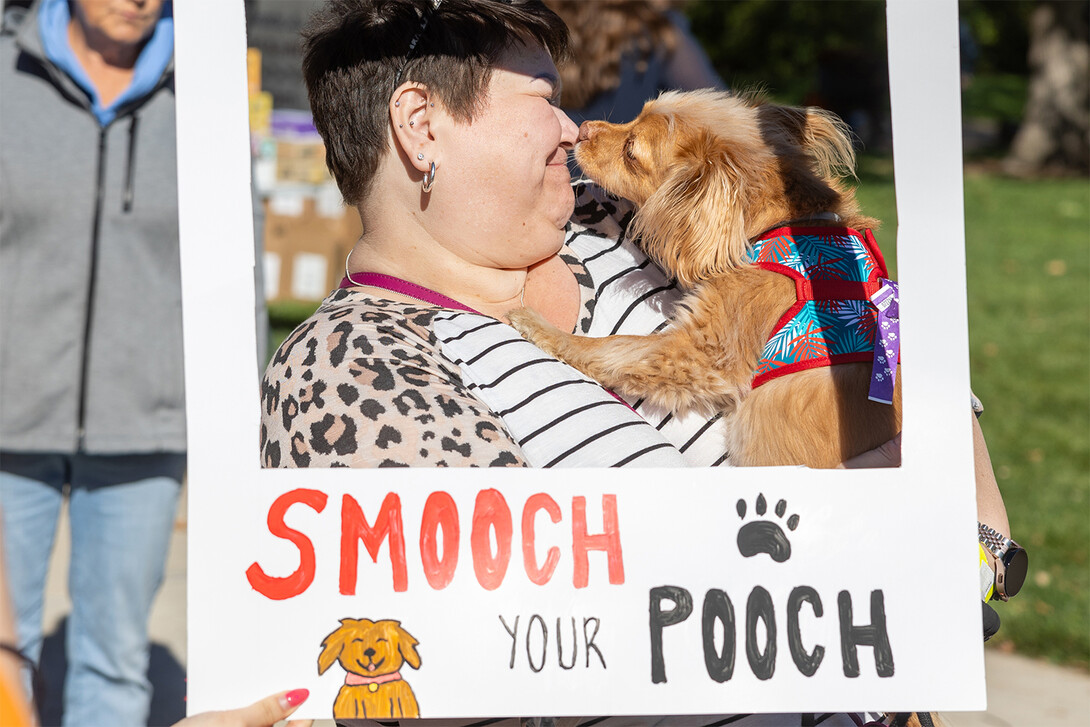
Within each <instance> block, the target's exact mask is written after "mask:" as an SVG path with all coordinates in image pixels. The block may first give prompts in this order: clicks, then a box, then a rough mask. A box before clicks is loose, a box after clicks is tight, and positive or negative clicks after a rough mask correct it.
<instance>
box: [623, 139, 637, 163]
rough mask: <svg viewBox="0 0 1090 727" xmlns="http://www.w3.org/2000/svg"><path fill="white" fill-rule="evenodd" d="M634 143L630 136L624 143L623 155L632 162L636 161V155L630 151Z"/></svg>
mask: <svg viewBox="0 0 1090 727" xmlns="http://www.w3.org/2000/svg"><path fill="white" fill-rule="evenodd" d="M635 143H636V140H635V139H633V138H632V137H631V136H630V137H628V138H627V139H625V141H624V155H625V156H626V157H628V158H629V159H631V160H632V161H636V153H635V152H634V151H632V147H633V145H634V144H635Z"/></svg>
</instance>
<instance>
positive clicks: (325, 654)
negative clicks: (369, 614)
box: [318, 618, 356, 674]
mask: <svg viewBox="0 0 1090 727" xmlns="http://www.w3.org/2000/svg"><path fill="white" fill-rule="evenodd" d="M355 624H356V622H355V621H354V620H352V619H350V618H342V619H341V625H340V626H339V627H338V628H337V630H335V631H334V632H333V633H331V634H329V635H328V636H326V637H325V639H324V640H323V641H322V653H321V654H319V655H318V673H319V674H325V671H326V669H328V668H329V667H331V666H333V662H335V661H336V660H337V658H338V657H339V656H340V655H341V652H342V651H344V645H345V642H346V641H348V634H349V633H351V631H352V629H353V628H354V627H355Z"/></svg>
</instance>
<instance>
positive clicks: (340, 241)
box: [264, 185, 362, 301]
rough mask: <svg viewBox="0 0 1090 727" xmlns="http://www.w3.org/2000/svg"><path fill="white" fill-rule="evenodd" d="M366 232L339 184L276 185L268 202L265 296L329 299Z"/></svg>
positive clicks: (266, 212)
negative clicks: (346, 200) (357, 242)
mask: <svg viewBox="0 0 1090 727" xmlns="http://www.w3.org/2000/svg"><path fill="white" fill-rule="evenodd" d="M361 232H362V228H361V226H360V220H359V215H358V214H357V213H356V210H354V209H351V208H346V207H344V205H343V204H342V203H341V201H340V193H339V192H338V191H337V189H336V187H334V186H331V185H325V186H323V187H321V188H319V189H317V190H316V189H314V188H303V187H299V188H290V187H279V188H277V189H276V190H275V191H274V192H273V193H272V194H271V195H270V196H269V197H268V199H266V201H265V256H264V257H265V260H264V265H265V299H266V300H269V301H279V300H298V301H318V300H321V299H322V298H325V297H326V296H327V295H328V294H329V293H330V291H332V290H333V289H334V288H336V287H337V286H338V285H340V282H341V278H342V277H343V276H344V261H345V258H346V257H347V256H348V253H349V252H350V251H351V250H352V247H353V246H354V245H355V244H356V240H358V239H359V236H360V233H361Z"/></svg>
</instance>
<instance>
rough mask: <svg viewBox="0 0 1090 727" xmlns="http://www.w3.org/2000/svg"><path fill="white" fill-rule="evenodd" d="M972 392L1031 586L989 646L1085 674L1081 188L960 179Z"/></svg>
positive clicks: (1089, 537) (1087, 257)
mask: <svg viewBox="0 0 1090 727" xmlns="http://www.w3.org/2000/svg"><path fill="white" fill-rule="evenodd" d="M965 208H966V218H967V232H966V245H967V252H968V260H969V265H968V287H969V341H970V343H969V353H970V360H971V366H972V375H973V388H974V390H975V391H976V393H977V395H978V396H979V397H980V398H981V399H982V400H983V401H984V402H985V406H986V407H987V411H986V413H985V415H984V417H983V419H981V424H982V426H983V428H984V433H985V436H986V437H987V438H988V444H989V449H990V451H991V453H992V464H993V466H994V468H995V472H996V476H997V478H998V480H999V486H1000V488H1001V490H1002V492H1003V496H1004V500H1005V502H1006V505H1007V513H1008V515H1009V517H1010V521H1011V528H1012V529H1013V531H1014V535H1015V537H1016V539H1018V540H1019V541H1020V542H1021V543H1022V544H1023V545H1024V546H1026V548H1027V549H1028V550H1029V553H1030V565H1031V571H1030V576H1029V579H1028V582H1027V584H1026V586H1025V588H1024V589H1023V591H1022V593H1020V594H1019V595H1018V597H1017V598H1015V599H1013V600H1011V601H1010V602H1008V603H1006V604H1003V605H1000V606H999V607H998V610H999V613H1000V616H1001V617H1002V618H1003V629H1002V630H1001V631H1000V633H999V636H998V637H997V638H998V643H999V644H1000V645H1004V644H1008V645H1011V646H1013V647H1014V648H1015V649H1017V650H1018V651H1022V652H1026V653H1031V654H1035V655H1041V656H1046V657H1048V658H1050V659H1052V660H1054V661H1061V662H1068V663H1073V664H1078V665H1080V666H1083V667H1084V668H1085V667H1087V666H1090V562H1088V560H1090V559H1088V555H1090V182H1088V181H1087V180H1085V179H1082V180H1062V181H1058V180H1043V181H1033V182H1026V181H1016V180H1009V179H1000V178H988V177H981V176H975V175H969V176H968V177H967V179H966V184H965Z"/></svg>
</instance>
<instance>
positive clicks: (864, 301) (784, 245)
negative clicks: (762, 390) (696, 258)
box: [750, 227, 888, 388]
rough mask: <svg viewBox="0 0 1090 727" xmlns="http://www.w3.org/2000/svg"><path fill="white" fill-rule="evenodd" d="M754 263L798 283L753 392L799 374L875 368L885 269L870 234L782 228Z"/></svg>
mask: <svg viewBox="0 0 1090 727" xmlns="http://www.w3.org/2000/svg"><path fill="white" fill-rule="evenodd" d="M750 261H751V262H752V263H753V264H754V265H756V266H758V267H760V268H763V269H765V270H770V271H773V272H776V273H780V274H781V275H786V276H787V277H789V278H791V279H792V280H793V281H794V282H795V291H796V294H797V295H796V302H795V304H794V305H793V306H791V308H789V309H788V310H787V311H786V312H785V313H784V315H783V316H782V317H781V318H780V320H779V322H778V323H777V324H776V327H775V328H774V329H773V331H772V334H771V336H769V339H768V342H767V343H766V344H765V348H764V351H763V353H762V355H761V359H760V361H759V362H758V365H757V368H756V370H755V371H754V374H753V375H754V378H753V388H757V387H758V386H760V385H761V384H764V383H766V382H768V381H769V380H771V379H774V378H776V377H778V376H784V375H786V374H789V373H793V372H795V371H802V370H804V369H810V368H816V367H819V366H830V365H832V364H837V363H845V362H848V361H866V362H870V361H873V358H874V338H875V331H876V325H877V318H878V311H877V308H875V306H874V304H873V303H871V301H870V297H871V296H872V295H874V293H875V292H877V291H878V289H879V288H880V287H881V283H880V282H879V279H880V278H886V277H887V276H888V273H887V272H886V263H885V260H884V259H883V258H882V253H881V251H880V250H879V249H878V245H877V243H875V241H874V236H873V235H871V232H870V230H867V231H866V232H865V233H859V232H856V231H855V230H852V229H850V228H847V227H781V228H778V229H775V230H770V231H769V232H766V233H765V234H764V235H762V236H761V237H760V238H759V239H758V240H757V241H755V242H754V244H753V247H752V250H751V252H750Z"/></svg>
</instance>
